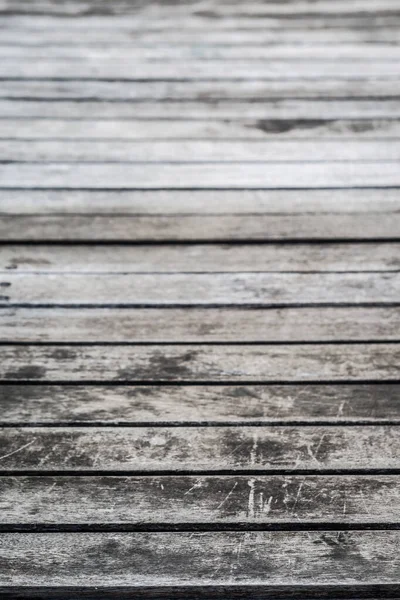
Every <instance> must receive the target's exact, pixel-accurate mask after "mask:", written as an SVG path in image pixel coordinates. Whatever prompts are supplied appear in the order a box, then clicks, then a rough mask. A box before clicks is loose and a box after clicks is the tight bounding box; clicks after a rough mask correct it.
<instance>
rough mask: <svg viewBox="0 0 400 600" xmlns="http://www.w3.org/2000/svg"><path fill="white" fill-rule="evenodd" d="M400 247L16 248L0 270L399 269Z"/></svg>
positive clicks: (7, 249) (6, 253) (8, 250)
mask: <svg viewBox="0 0 400 600" xmlns="http://www.w3.org/2000/svg"><path fill="white" fill-rule="evenodd" d="M399 270H400V243H384V242H380V243H374V242H371V243H370V244H360V243H359V244H357V243H352V244H338V243H336V244H335V243H325V244H311V245H310V244H284V245H282V244H252V245H248V244H236V245H229V244H224V245H217V244H199V245H195V244H194V245H190V246H189V245H188V246H182V245H173V244H168V245H167V244H163V245H162V246H160V245H135V246H121V245H109V246H100V245H98V246H96V245H95V246H87V245H83V244H82V245H79V244H78V245H76V246H63V245H54V244H52V245H40V246H30V245H21V244H18V245H12V244H8V245H6V246H4V247H3V248H2V250H1V255H0V272H2V271H5V272H7V271H13V272H20V271H21V272H24V273H26V272H33V273H51V272H54V273H61V272H63V273H74V272H75V273H77V272H82V273H94V272H96V273H139V272H144V273H145V272H149V273H152V272H153V273H154V272H156V273H169V272H170V273H174V272H175V273H178V272H191V273H213V272H221V271H223V272H225V273H227V272H240V271H243V272H244V271H251V272H257V271H259V272H303V273H304V272H313V271H318V272H329V271H333V272H335V271H336V272H337V271H343V272H351V271H399Z"/></svg>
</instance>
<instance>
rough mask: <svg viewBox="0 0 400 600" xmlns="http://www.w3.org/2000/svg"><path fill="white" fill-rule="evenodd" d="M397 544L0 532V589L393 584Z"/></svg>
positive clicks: (369, 537) (337, 536)
mask: <svg viewBox="0 0 400 600" xmlns="http://www.w3.org/2000/svg"><path fill="white" fill-rule="evenodd" d="M399 541H400V532H399V531H381V532H368V531H363V532H328V531H327V532H323V531H321V532H312V533H310V532H253V533H247V534H246V533H243V532H242V533H238V532H235V533H198V534H196V533H194V534H190V533H81V534H76V533H60V534H51V533H47V534H46V533H40V534H28V533H25V534H24V533H20V534H4V535H3V536H2V547H1V558H2V564H3V569H2V573H1V575H0V584H1V585H3V586H7V585H13V586H16V585H21V586H29V585H30V586H40V585H42V586H54V587H55V588H58V587H60V586H65V585H69V586H79V585H84V586H90V587H95V586H96V587H97V586H100V588H101V586H103V585H106V586H118V585H121V586H124V588H126V587H127V586H128V587H131V588H133V589H135V588H136V587H138V588H140V587H141V586H146V585H157V586H163V585H164V586H171V585H176V586H188V587H189V590H190V587H191V586H195V585H201V584H203V585H210V586H212V585H224V584H225V585H226V584H227V585H229V584H230V585H234V584H238V583H242V584H247V585H248V586H249V587H250V590H251V585H253V584H261V585H263V586H264V591H267V590H268V589H269V588H272V589H273V587H274V586H276V585H280V586H283V588H284V589H286V590H287V591H289V590H291V589H294V588H295V587H296V586H300V585H307V584H308V585H309V586H311V587H317V586H318V585H328V584H335V585H343V584H348V585H350V584H353V585H354V584H357V582H359V581H360V580H362V581H363V583H364V584H365V585H367V584H369V585H373V584H376V585H377V584H380V585H382V584H396V585H397V584H398V572H399V568H400V566H399V558H398V553H397V548H398V544H399ZM49 556H51V557H52V560H51V561H49V560H48V557H49ZM110 556H112V558H113V560H110ZM288 556H290V558H291V560H290V561H289V560H288V558H287V557H288ZM15 564H18V565H20V569H18V570H16V569H15ZM210 589H212V588H210ZM122 591H124V590H122Z"/></svg>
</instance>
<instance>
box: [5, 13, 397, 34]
mask: <svg viewBox="0 0 400 600" xmlns="http://www.w3.org/2000/svg"><path fill="white" fill-rule="evenodd" d="M182 8H183V10H180V11H179V12H178V13H176V12H175V13H174V11H170V10H169V7H164V10H161V11H160V10H153V11H144V12H143V13H142V14H137V15H134V14H131V15H130V16H129V18H128V19H127V18H126V16H125V15H113V18H112V20H111V21H110V17H109V15H104V14H100V15H99V14H97V15H96V14H91V15H86V16H85V15H81V16H80V18H79V19H76V18H68V17H65V18H62V19H57V18H54V17H53V16H46V15H35V16H34V18H33V19H32V18H29V17H27V16H25V17H24V16H17V15H15V16H13V15H7V16H8V18H7V26H8V27H7V28H8V29H9V30H11V31H17V32H18V33H19V34H20V35H21V34H23V33H24V31H25V30H28V31H29V30H31V31H32V30H38V29H40V30H43V31H46V30H49V29H50V30H51V31H56V32H57V31H58V30H60V29H61V30H64V31H68V32H69V33H71V34H73V33H75V34H79V32H80V31H82V30H83V31H85V30H86V29H92V30H95V31H96V30H97V29H102V30H109V31H111V33H112V35H114V36H115V37H117V34H118V31H119V30H120V29H122V30H126V29H128V30H129V31H131V32H132V33H133V34H134V33H135V32H136V31H137V30H140V29H141V28H144V29H146V30H148V31H164V30H165V29H169V30H170V31H171V30H172V31H173V30H179V29H180V28H182V29H185V30H186V31H190V30H192V29H194V30H206V31H207V28H209V29H211V30H213V31H224V30H228V31H230V30H232V29H233V30H240V29H247V30H248V29H256V30H257V29H266V30H269V29H272V30H275V31H276V30H280V29H295V30H302V31H304V32H307V31H308V30H310V29H311V30H312V29H318V30H319V31H324V30H329V29H343V28H352V27H354V28H356V29H358V28H363V27H365V28H374V27H375V28H376V27H379V26H380V27H382V28H384V27H388V28H392V27H396V26H397V25H398V24H399V11H398V6H397V7H396V10H393V7H392V9H391V10H390V9H388V10H379V9H377V8H375V10H373V11H370V10H361V11H360V10H350V11H349V12H347V11H345V12H344V13H341V12H340V11H337V12H330V13H328V14H327V13H322V14H321V13H318V12H316V13H313V12H311V13H310V12H309V11H307V10H305V11H299V12H297V13H296V14H287V13H285V12H282V11H277V12H275V13H274V14H268V13H265V12H264V14H263V12H262V11H259V10H257V12H255V13H254V12H246V9H244V10H243V9H242V10H240V9H239V11H237V12H236V14H235V13H233V14H229V13H228V14H226V13H225V14H219V12H218V9H216V10H212V11H207V10H201V9H199V7H198V9H197V10H195V11H193V12H191V11H190V9H189V10H188V9H187V7H182Z"/></svg>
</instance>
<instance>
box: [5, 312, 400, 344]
mask: <svg viewBox="0 0 400 600" xmlns="http://www.w3.org/2000/svg"><path fill="white" fill-rule="evenodd" d="M0 340H1V341H3V342H4V341H8V342H11V343H12V342H30V343H35V342H47V343H48V342H107V343H110V342H114V343H115V342H123V343H124V342H155V343H157V342H196V343H209V342H238V341H241V342H307V341H308V342H335V341H336V342H337V341H367V340H376V341H390V340H391V341H397V342H398V341H400V308H399V307H397V306H396V307H392V308H374V307H366V308H360V307H355V306H351V307H349V306H346V307H325V306H318V307H314V308H292V307H286V308H268V309H263V310H261V309H253V310H252V309H251V308H240V306H239V307H236V308H232V309H230V308H220V309H218V308H200V309H198V308H191V309H190V310H188V308H187V307H185V308H177V309H174V308H164V309H163V308H159V309H157V308H151V309H140V308H133V309H128V308H123V309H119V308H96V307H91V308H82V307H80V308H79V309H76V308H54V307H53V308H33V307H29V308H0Z"/></svg>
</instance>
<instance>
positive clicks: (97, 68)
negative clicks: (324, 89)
mask: <svg viewBox="0 0 400 600" xmlns="http://www.w3.org/2000/svg"><path fill="white" fill-rule="evenodd" d="M399 23H400V18H399ZM399 23H398V24H399ZM64 32H65V33H67V31H65V30H64ZM71 35H73V32H71ZM229 67H230V69H229V72H228V73H227V67H226V65H225V63H224V62H222V61H211V60H209V61H201V60H200V61H196V60H193V59H192V60H190V61H186V62H183V61H181V62H179V63H177V64H171V63H169V62H164V61H160V62H158V63H157V61H154V62H152V61H135V63H134V64H132V61H130V60H129V59H128V60H118V59H114V60H112V59H104V60H100V61H99V60H97V59H93V58H92V59H91V58H86V59H85V60H80V61H73V60H71V61H68V60H66V59H59V60H53V59H51V57H50V58H47V59H46V60H43V61H37V60H35V59H33V60H30V59H29V58H23V59H14V60H13V59H10V60H7V61H2V62H1V63H0V77H9V78H11V77H23V78H33V79H35V78H41V77H43V78H59V79H87V78H89V79H123V80H124V79H125V80H129V81H135V80H137V79H149V80H152V79H163V80H169V79H173V80H174V79H175V80H176V79H219V80H223V79H235V78H237V79H244V80H248V79H250V80H253V79H295V80H298V79H320V78H332V79H349V78H357V77H359V76H360V69H362V72H363V76H364V77H368V78H369V77H371V78H376V79H379V78H387V79H395V78H398V76H399V75H400V68H399V66H398V64H396V62H393V61H388V62H386V61H372V60H366V61H364V62H362V63H359V62H354V63H353V62H352V61H349V62H338V61H336V60H331V61H326V62H323V63H321V62H320V61H312V60H309V61H304V62H300V61H292V62H290V61H289V60H284V61H283V60H281V61H279V60H277V59H272V60H268V61H266V60H263V59H261V60H258V61H256V60H253V61H251V63H250V64H249V62H248V61H245V60H234V61H232V62H231V63H230V64H229Z"/></svg>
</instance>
